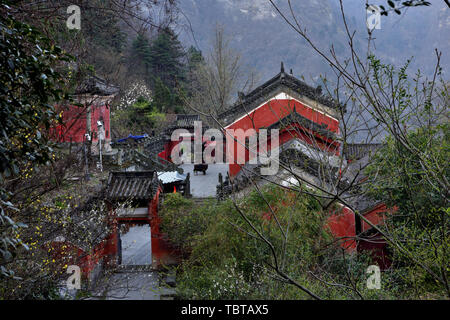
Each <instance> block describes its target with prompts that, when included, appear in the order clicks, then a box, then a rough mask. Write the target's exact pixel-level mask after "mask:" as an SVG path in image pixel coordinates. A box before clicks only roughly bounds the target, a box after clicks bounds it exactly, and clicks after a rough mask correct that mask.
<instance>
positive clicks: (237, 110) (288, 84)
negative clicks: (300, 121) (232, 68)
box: [218, 66, 343, 124]
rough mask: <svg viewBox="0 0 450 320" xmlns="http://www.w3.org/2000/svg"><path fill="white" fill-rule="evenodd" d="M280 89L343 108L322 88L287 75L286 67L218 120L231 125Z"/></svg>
mask: <svg viewBox="0 0 450 320" xmlns="http://www.w3.org/2000/svg"><path fill="white" fill-rule="evenodd" d="M280 87H285V88H288V89H290V90H292V91H293V92H296V93H298V94H300V95H303V96H305V97H307V98H309V99H312V100H314V101H317V102H319V103H321V104H322V105H324V106H327V107H329V108H331V109H339V108H343V106H342V105H338V104H336V101H335V100H334V99H333V98H331V97H330V96H326V95H323V94H322V89H321V87H320V86H319V87H317V88H314V87H312V86H309V85H308V84H306V83H305V82H303V81H300V80H298V79H297V78H295V77H294V76H292V75H289V74H287V73H285V72H284V67H283V66H282V69H281V72H280V73H279V74H277V75H276V76H275V77H273V78H272V79H270V80H269V81H267V82H265V83H264V84H262V85H261V86H259V87H257V88H256V89H254V90H253V91H251V92H250V93H248V94H246V95H243V94H241V95H240V99H239V101H237V102H236V103H235V104H234V105H232V106H231V107H230V108H228V110H226V111H224V112H223V113H221V114H220V115H219V116H218V118H219V119H223V120H224V121H225V123H226V124H228V123H231V122H232V121H233V120H234V119H236V118H238V117H240V116H242V115H245V114H246V113H247V112H248V111H249V110H252V109H253V107H255V106H257V105H258V104H260V103H261V102H263V101H264V100H265V99H266V98H267V97H268V95H269V94H270V93H272V92H274V91H276V90H277V89H279V88H280Z"/></svg>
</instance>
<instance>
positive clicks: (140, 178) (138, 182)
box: [106, 171, 159, 201]
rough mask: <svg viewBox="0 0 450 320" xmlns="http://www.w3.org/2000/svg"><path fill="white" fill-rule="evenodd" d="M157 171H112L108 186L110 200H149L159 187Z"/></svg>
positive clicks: (107, 193)
mask: <svg viewBox="0 0 450 320" xmlns="http://www.w3.org/2000/svg"><path fill="white" fill-rule="evenodd" d="M158 185H159V182H158V176H157V174H156V172H155V171H128V172H110V174H109V178H108V184H107V187H106V197H107V198H108V199H109V200H116V201H121V200H127V199H134V200H149V199H151V198H153V196H154V194H155V193H156V190H157V188H158Z"/></svg>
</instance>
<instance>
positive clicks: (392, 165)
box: [367, 123, 450, 295]
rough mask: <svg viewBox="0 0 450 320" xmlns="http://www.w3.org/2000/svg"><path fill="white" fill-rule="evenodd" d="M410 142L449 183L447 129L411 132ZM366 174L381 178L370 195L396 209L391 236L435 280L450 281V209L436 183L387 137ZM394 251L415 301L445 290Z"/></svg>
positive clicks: (426, 171) (419, 164) (373, 182)
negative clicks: (449, 265)
mask: <svg viewBox="0 0 450 320" xmlns="http://www.w3.org/2000/svg"><path fill="white" fill-rule="evenodd" d="M407 138H408V141H409V143H411V144H412V145H414V147H415V148H417V149H418V150H421V151H422V152H424V153H426V154H427V155H429V159H433V163H430V166H432V167H433V168H435V170H438V171H439V172H441V173H442V174H443V175H444V176H445V177H446V179H448V178H449V177H450V174H449V173H450V167H449V164H448V159H449V157H450V152H449V151H450V148H449V125H448V123H444V124H438V125H436V126H430V127H420V128H418V129H416V130H411V131H410V132H409V133H408V137H407ZM367 174H368V175H369V176H370V177H374V176H375V175H376V176H377V179H374V180H373V181H372V182H371V184H370V187H371V188H370V190H369V192H370V193H371V195H372V196H373V197H375V198H377V199H380V200H383V201H384V202H385V203H386V204H388V206H391V207H394V206H395V207H396V208H397V211H396V212H395V214H393V215H391V216H390V219H389V225H390V230H388V232H390V234H392V236H393V238H394V239H396V240H398V241H399V243H401V245H402V248H403V249H404V250H406V251H407V252H409V253H410V254H411V255H412V256H414V257H415V258H416V259H418V260H420V261H421V262H422V263H423V264H424V265H426V266H427V267H428V268H429V269H430V270H431V271H432V272H433V273H434V274H436V275H440V276H441V277H442V279H443V280H444V279H445V278H448V276H449V275H450V273H449V272H450V269H449V268H448V261H450V251H449V249H450V248H449V243H450V238H449V235H448V230H449V217H450V209H449V207H448V201H447V199H446V197H445V196H444V195H443V194H442V191H441V189H440V188H438V187H437V186H436V185H435V184H434V183H433V182H434V180H431V181H430V171H429V170H427V168H426V167H424V166H423V165H422V164H421V163H420V161H419V159H418V158H417V157H416V156H414V155H413V154H411V153H410V152H408V150H406V149H405V147H404V146H403V145H401V144H400V143H398V142H396V141H395V140H394V139H393V138H392V137H388V138H387V139H386V144H385V146H384V147H383V148H382V149H381V150H380V151H379V152H378V153H377V155H376V157H375V159H374V161H373V163H372V164H371V165H370V166H369V167H368V169H367ZM393 250H394V257H395V262H396V264H397V265H398V266H399V267H401V268H405V270H407V276H406V281H408V282H409V283H410V284H411V285H412V286H413V287H414V288H415V291H416V294H417V295H421V294H423V293H425V292H439V291H441V290H443V289H444V288H443V286H442V285H443V284H442V283H439V282H437V281H436V279H433V277H431V275H430V272H427V271H425V270H423V268H420V267H419V266H417V265H416V264H414V263H412V262H411V261H410V259H409V257H408V256H407V255H405V254H404V253H403V252H402V251H400V250H397V248H396V247H394V248H393ZM444 281H445V280H444Z"/></svg>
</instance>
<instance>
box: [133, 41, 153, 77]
mask: <svg viewBox="0 0 450 320" xmlns="http://www.w3.org/2000/svg"><path fill="white" fill-rule="evenodd" d="M130 62H131V63H130V65H131V67H132V68H133V69H134V72H135V73H136V74H138V75H140V76H141V77H142V78H144V79H145V80H146V81H147V82H150V79H151V70H152V58H151V46H150V43H149V41H148V39H147V37H146V36H145V35H144V34H142V33H140V34H138V35H137V37H136V39H134V41H133V43H132V46H131V55H130Z"/></svg>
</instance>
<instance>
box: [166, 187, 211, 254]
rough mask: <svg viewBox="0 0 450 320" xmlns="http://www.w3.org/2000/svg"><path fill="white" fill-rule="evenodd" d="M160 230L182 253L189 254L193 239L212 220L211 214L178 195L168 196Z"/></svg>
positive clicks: (193, 242)
mask: <svg viewBox="0 0 450 320" xmlns="http://www.w3.org/2000/svg"><path fill="white" fill-rule="evenodd" d="M161 217H162V221H161V230H162V231H163V232H165V233H167V235H168V237H169V239H170V240H171V242H172V243H173V244H174V245H175V246H176V247H177V248H178V249H180V250H181V251H182V252H185V253H186V252H190V251H191V249H192V247H193V246H194V244H195V238H196V237H197V236H198V235H200V234H202V233H203V232H204V231H205V230H206V227H207V226H208V224H209V223H210V220H211V218H212V216H211V212H209V211H208V210H204V208H198V207H196V206H195V203H194V201H192V200H190V199H186V198H184V197H183V196H182V195H181V194H180V193H172V194H168V195H167V196H166V198H165V201H164V206H163V208H162V210H161Z"/></svg>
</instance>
